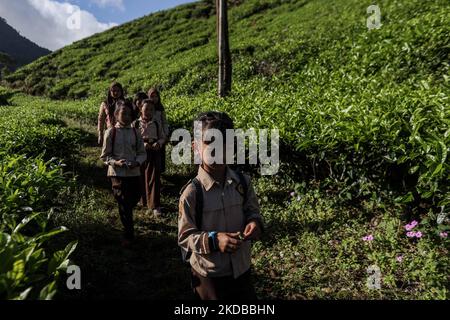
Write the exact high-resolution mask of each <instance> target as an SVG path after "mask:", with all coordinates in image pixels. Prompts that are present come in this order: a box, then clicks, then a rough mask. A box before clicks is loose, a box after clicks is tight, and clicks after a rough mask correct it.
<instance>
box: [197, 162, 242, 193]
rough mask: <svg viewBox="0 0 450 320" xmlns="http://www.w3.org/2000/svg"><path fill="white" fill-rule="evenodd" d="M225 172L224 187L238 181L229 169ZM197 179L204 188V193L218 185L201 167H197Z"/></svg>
mask: <svg viewBox="0 0 450 320" xmlns="http://www.w3.org/2000/svg"><path fill="white" fill-rule="evenodd" d="M226 170H227V171H226V178H225V185H230V184H232V183H233V182H238V181H239V178H238V177H237V175H236V173H235V172H234V171H233V170H231V169H230V167H228V166H227V169H226ZM197 178H198V179H199V180H200V182H201V183H202V185H203V186H204V187H205V190H206V191H209V190H210V189H211V188H212V187H213V186H214V185H215V184H217V185H219V182H218V181H216V180H214V178H213V177H212V176H211V175H210V174H209V173H208V172H206V171H205V169H203V168H202V166H199V169H198V175H197Z"/></svg>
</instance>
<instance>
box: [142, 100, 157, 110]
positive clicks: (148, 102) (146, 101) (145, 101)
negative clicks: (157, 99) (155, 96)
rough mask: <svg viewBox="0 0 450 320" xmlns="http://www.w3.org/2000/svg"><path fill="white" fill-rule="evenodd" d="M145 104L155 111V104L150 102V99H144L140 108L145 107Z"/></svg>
mask: <svg viewBox="0 0 450 320" xmlns="http://www.w3.org/2000/svg"><path fill="white" fill-rule="evenodd" d="M146 104H148V105H152V106H155V110H156V104H155V103H154V102H153V101H152V100H150V99H145V100H144V101H142V106H144V105H146Z"/></svg>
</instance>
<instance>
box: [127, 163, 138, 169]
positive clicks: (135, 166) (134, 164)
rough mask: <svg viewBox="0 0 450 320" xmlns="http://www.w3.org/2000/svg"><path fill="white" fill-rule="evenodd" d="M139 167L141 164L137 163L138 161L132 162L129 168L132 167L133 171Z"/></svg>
mask: <svg viewBox="0 0 450 320" xmlns="http://www.w3.org/2000/svg"><path fill="white" fill-rule="evenodd" d="M139 166H140V164H139V162H137V161H131V162H130V166H129V167H130V168H131V169H133V168H137V167H139Z"/></svg>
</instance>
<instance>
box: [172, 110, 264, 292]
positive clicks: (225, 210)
mask: <svg viewBox="0 0 450 320" xmlns="http://www.w3.org/2000/svg"><path fill="white" fill-rule="evenodd" d="M197 121H200V122H201V123H202V127H203V136H204V133H205V132H206V130H209V129H218V130H219V131H220V132H221V133H222V135H223V137H224V138H225V132H226V129H233V122H232V120H231V119H230V118H229V117H228V116H227V115H226V114H224V113H218V112H208V113H205V114H202V115H200V117H199V118H198V119H197ZM193 146H194V149H196V150H197V151H198V152H199V154H200V157H201V159H202V165H201V166H200V167H199V170H198V175H197V177H196V178H195V179H194V180H193V181H192V182H193V183H189V184H187V185H186V187H185V188H184V190H183V191H182V195H181V198H180V202H179V221H178V243H179V245H180V247H181V248H182V249H183V250H185V251H186V252H189V253H190V257H189V262H190V265H191V267H192V285H193V288H194V290H195V292H196V293H197V294H198V295H199V297H200V298H201V299H202V300H217V299H220V300H223V299H256V295H255V291H254V288H253V285H252V283H251V278H250V264H251V252H250V250H251V240H256V239H258V238H259V236H260V234H261V231H262V227H263V225H262V217H261V214H260V209H259V204H258V199H257V197H256V194H255V192H254V189H253V187H252V185H251V183H250V179H249V177H247V176H243V175H242V174H240V173H238V172H236V171H233V170H232V169H231V168H229V167H228V166H227V165H226V164H217V163H213V164H208V163H206V162H205V158H206V157H207V155H206V154H205V153H204V152H205V150H206V149H207V146H208V142H207V141H203V140H202V141H198V142H197V141H194V144H193ZM224 149H225V146H224ZM242 179H244V181H242ZM199 192H200V193H199ZM199 198H200V199H199ZM199 201H201V207H202V208H201V209H199V206H198V204H199ZM199 210H201V212H200V213H198V212H197V211H199ZM200 218H201V221H198V220H199V219H200ZM188 256H189V255H188Z"/></svg>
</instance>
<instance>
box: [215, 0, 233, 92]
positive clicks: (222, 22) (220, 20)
mask: <svg viewBox="0 0 450 320" xmlns="http://www.w3.org/2000/svg"><path fill="white" fill-rule="evenodd" d="M216 16H217V47H218V52H219V81H218V87H219V88H218V89H219V96H220V97H226V96H227V95H228V94H229V93H230V91H231V79H232V74H233V66H232V61H231V51H230V40H229V34H228V8H227V0H216Z"/></svg>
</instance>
